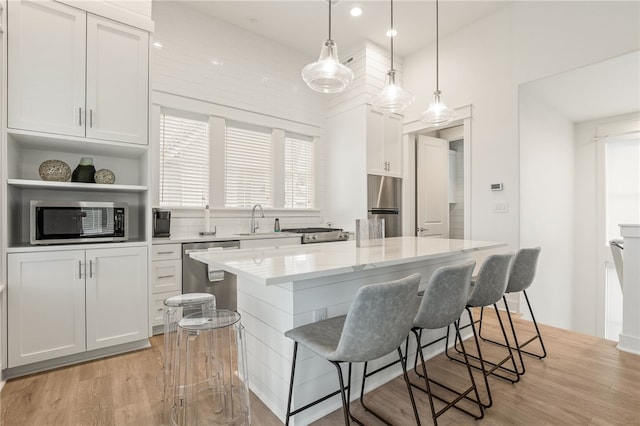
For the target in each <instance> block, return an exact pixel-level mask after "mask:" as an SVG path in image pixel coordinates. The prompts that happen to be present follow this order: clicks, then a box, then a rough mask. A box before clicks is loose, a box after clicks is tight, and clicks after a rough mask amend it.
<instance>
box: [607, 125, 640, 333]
mask: <svg viewBox="0 0 640 426" xmlns="http://www.w3.org/2000/svg"><path fill="white" fill-rule="evenodd" d="M598 171H599V172H598V222H599V224H598V240H597V241H598V277H599V281H600V283H601V284H600V285H599V289H600V295H601V296H600V298H599V299H600V301H601V302H600V303H599V305H600V306H601V309H600V310H601V313H600V314H599V317H600V318H603V321H599V322H600V323H601V325H600V326H599V328H600V330H599V334H600V335H602V336H603V337H605V338H606V339H610V340H615V341H617V340H618V336H619V334H620V331H621V330H622V290H621V285H620V282H619V280H618V276H617V274H616V270H615V264H614V262H613V257H612V254H611V248H610V246H609V241H610V240H612V239H620V227H619V225H620V224H624V223H640V132H636V133H633V132H631V133H629V132H627V133H624V134H622V135H615V134H614V135H610V136H607V137H604V138H602V139H600V140H599V141H598Z"/></svg>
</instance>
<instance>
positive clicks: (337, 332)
mask: <svg viewBox="0 0 640 426" xmlns="http://www.w3.org/2000/svg"><path fill="white" fill-rule="evenodd" d="M419 284H420V274H413V275H411V276H408V277H406V278H403V279H400V280H396V281H389V282H386V283H381V284H370V285H365V286H363V287H361V288H359V289H358V291H357V292H356V295H355V298H354V300H353V302H352V303H351V306H350V307H349V312H348V313H347V315H342V316H339V317H334V318H329V319H326V320H323V321H318V322H315V323H311V324H307V325H303V326H301V327H297V328H294V329H292V330H289V331H287V332H286V333H285V336H287V337H289V338H290V339H292V340H293V341H294V344H293V359H292V362H291V382H290V384H289V398H288V401H287V415H286V423H285V424H287V425H288V424H289V419H290V418H291V416H293V415H295V414H297V413H299V412H301V411H303V410H306V409H307V408H310V407H312V406H314V405H316V404H319V403H320V402H322V401H325V400H326V399H328V398H330V397H332V396H334V395H337V394H341V396H342V409H343V413H344V422H345V424H346V425H348V424H349V422H350V419H353V420H354V421H356V422H357V423H360V424H361V422H360V421H359V420H358V419H356V418H355V417H353V415H352V414H351V412H350V410H349V400H350V394H351V364H352V363H354V362H367V361H373V360H374V359H377V358H380V357H382V356H384V355H386V354H388V353H390V352H392V351H393V350H397V352H398V355H399V358H400V362H401V364H402V370H403V374H404V379H405V382H406V385H407V390H408V392H409V397H410V399H411V403H412V406H413V412H414V416H415V417H416V422H418V424H419V423H420V420H419V417H418V411H417V409H416V406H415V402H414V400H413V393H412V391H411V386H410V384H409V378H408V376H407V370H406V364H405V360H404V358H403V356H402V351H401V349H400V345H401V344H402V342H404V341H405V339H406V338H407V336H408V335H409V331H410V330H411V325H412V322H413V317H414V316H415V313H416V310H417V307H418V301H419V299H418V298H417V297H416V293H417V292H418V285H419ZM298 344H302V345H304V346H305V347H307V348H309V349H310V350H311V351H313V352H315V353H316V354H317V355H318V356H320V357H322V358H324V359H326V360H327V361H329V362H331V363H332V364H333V365H334V366H335V367H336V369H337V372H338V381H339V384H340V389H339V390H337V391H335V392H332V393H330V394H329V395H326V396H324V397H322V398H320V399H317V400H316V401H313V402H311V403H309V404H307V405H305V406H303V407H300V408H298V409H296V410H294V411H291V400H292V396H293V380H294V375H295V367H296V356H297V353H298ZM345 362H346V363H348V365H349V373H348V382H347V386H345V385H344V378H343V374H342V369H341V363H345ZM372 413H373V414H374V415H375V416H376V417H378V418H380V419H382V420H383V421H384V419H383V418H382V417H381V416H380V415H379V414H378V413H374V412H372ZM387 423H388V422H387Z"/></svg>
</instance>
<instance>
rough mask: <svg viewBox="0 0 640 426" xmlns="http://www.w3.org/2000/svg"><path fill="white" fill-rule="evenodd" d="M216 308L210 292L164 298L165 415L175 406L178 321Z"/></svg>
mask: <svg viewBox="0 0 640 426" xmlns="http://www.w3.org/2000/svg"><path fill="white" fill-rule="evenodd" d="M215 309H216V297H215V296H214V295H213V294H209V293H185V294H179V295H177V296H173V297H169V298H167V299H165V300H164V363H163V367H162V370H163V371H162V373H163V374H162V385H163V388H164V394H163V400H164V406H165V415H167V416H168V415H169V413H170V411H171V407H172V406H173V400H172V397H171V396H172V395H173V388H174V386H175V375H174V374H173V367H174V361H175V358H176V354H177V351H178V345H177V342H178V340H177V331H178V323H179V322H180V320H181V319H182V318H183V317H184V316H187V315H191V314H194V313H201V314H202V315H203V316H208V315H210V314H211V313H213V312H214V311H215Z"/></svg>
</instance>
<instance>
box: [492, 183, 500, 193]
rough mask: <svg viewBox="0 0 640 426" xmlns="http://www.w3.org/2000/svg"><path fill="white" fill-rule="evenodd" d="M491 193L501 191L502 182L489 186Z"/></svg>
mask: <svg viewBox="0 0 640 426" xmlns="http://www.w3.org/2000/svg"><path fill="white" fill-rule="evenodd" d="M491 190H492V191H502V182H500V183H492V184H491Z"/></svg>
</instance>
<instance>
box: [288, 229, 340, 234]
mask: <svg viewBox="0 0 640 426" xmlns="http://www.w3.org/2000/svg"><path fill="white" fill-rule="evenodd" d="M332 231H342V229H338V228H290V229H283V230H282V232H293V233H296V234H306V233H311V232H332Z"/></svg>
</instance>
